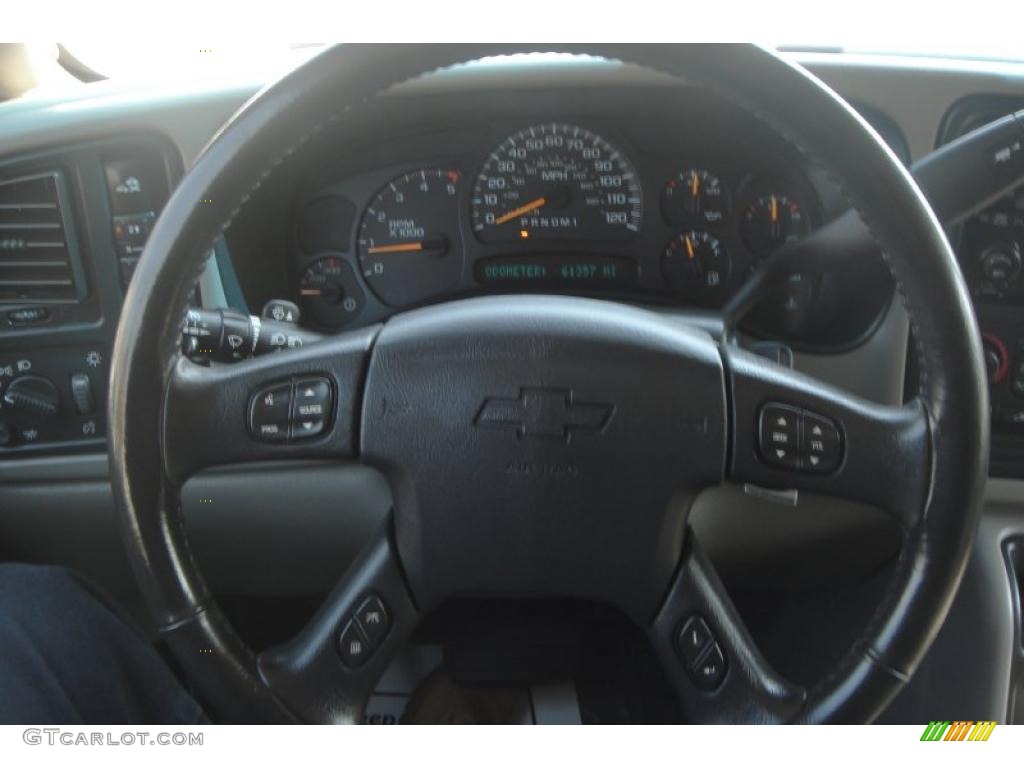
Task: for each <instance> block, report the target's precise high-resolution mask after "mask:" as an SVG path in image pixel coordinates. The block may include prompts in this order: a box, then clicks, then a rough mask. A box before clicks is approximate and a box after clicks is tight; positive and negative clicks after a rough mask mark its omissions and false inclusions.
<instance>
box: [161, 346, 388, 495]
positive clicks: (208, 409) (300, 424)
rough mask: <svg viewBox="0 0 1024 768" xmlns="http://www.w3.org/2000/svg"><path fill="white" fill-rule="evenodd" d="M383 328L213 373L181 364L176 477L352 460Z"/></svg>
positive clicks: (170, 422) (166, 430)
mask: <svg viewBox="0 0 1024 768" xmlns="http://www.w3.org/2000/svg"><path fill="white" fill-rule="evenodd" d="M377 330H378V329H377V328H376V327H374V328H369V329H364V330H361V331H354V332H351V333H348V334H344V335H341V336H336V337H333V338H330V339H327V340H325V341H322V342H319V343H317V344H315V345H309V346H306V347H302V348H298V349H294V350H288V351H285V352H279V353H277V354H273V355H268V356H265V357H258V358H253V359H250V360H245V361H242V362H239V363H235V364H232V365H227V364H221V365H213V366H210V367H205V366H202V365H199V364H197V363H194V362H192V361H191V360H189V359H188V358H185V357H179V358H178V360H177V362H176V363H175V365H174V368H173V370H172V371H171V375H170V380H169V382H168V385H167V390H166V395H165V400H164V416H163V442H164V452H165V453H164V455H165V460H164V463H165V469H166V472H167V475H168V477H170V478H172V479H174V480H176V481H179V482H180V481H183V480H184V479H186V478H187V477H189V476H191V475H192V474H194V473H196V472H197V471H199V470H201V469H204V468H206V467H210V466H215V465H222V464H233V463H241V462H247V461H258V460H267V459H300V458H332V457H351V456H354V455H355V453H356V430H357V423H358V413H359V407H360V399H361V398H360V387H361V385H362V381H363V378H364V376H365V369H366V363H367V358H368V357H369V349H370V346H371V344H372V341H373V338H374V336H375V335H376V332H377Z"/></svg>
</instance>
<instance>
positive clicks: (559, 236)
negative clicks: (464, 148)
mask: <svg viewBox="0 0 1024 768" xmlns="http://www.w3.org/2000/svg"><path fill="white" fill-rule="evenodd" d="M472 205H473V208H472V215H473V230H474V232H476V235H477V237H478V238H479V239H480V240H481V241H483V242H485V243H506V242H513V241H524V240H533V239H536V240H591V241H601V242H607V241H610V240H627V239H629V238H630V237H632V236H633V234H634V233H635V232H636V231H637V230H639V229H640V222H641V219H642V217H643V198H642V196H641V193H640V181H639V179H637V176H636V172H635V171H634V170H633V166H632V165H631V164H630V163H629V160H628V159H627V158H626V156H625V155H623V154H622V152H620V151H619V150H618V149H616V148H615V147H614V146H612V145H611V144H609V143H608V142H607V141H605V140H604V139H603V138H601V137H600V136H598V135H597V134H596V133H593V132H592V131H588V130H586V129H584V128H580V127H579V126H575V125H565V124H558V123H552V124H546V125H535V126H532V127H530V128H526V129H524V130H522V131H520V132H519V133H517V134H515V135H514V136H510V137H509V138H507V139H506V140H505V141H504V142H503V143H502V144H501V145H499V146H498V147H497V148H496V149H495V150H494V151H493V152H491V154H490V155H489V156H488V158H487V162H486V163H485V164H484V167H483V168H482V169H481V171H480V174H479V175H478V176H477V178H476V183H475V184H474V185H473V197H472Z"/></svg>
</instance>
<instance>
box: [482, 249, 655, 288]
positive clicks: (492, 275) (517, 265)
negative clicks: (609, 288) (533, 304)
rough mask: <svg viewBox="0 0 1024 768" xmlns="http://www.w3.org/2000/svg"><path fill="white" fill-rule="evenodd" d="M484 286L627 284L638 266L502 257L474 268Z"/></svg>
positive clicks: (608, 259) (606, 259)
mask: <svg viewBox="0 0 1024 768" xmlns="http://www.w3.org/2000/svg"><path fill="white" fill-rule="evenodd" d="M474 273H475V275H476V279H477V282H479V283H481V284H484V285H495V284H516V283H539V282H543V283H552V284H557V283H592V284H601V283H616V284H618V283H627V282H630V281H632V280H634V279H636V274H637V267H636V263H635V262H633V261H632V260H630V259H625V258H621V257H618V256H597V257H580V256H574V255H562V254H543V255H537V254H534V255H529V256H518V257H515V256H499V257H497V258H492V259H485V260H483V261H479V262H477V264H476V268H475V269H474Z"/></svg>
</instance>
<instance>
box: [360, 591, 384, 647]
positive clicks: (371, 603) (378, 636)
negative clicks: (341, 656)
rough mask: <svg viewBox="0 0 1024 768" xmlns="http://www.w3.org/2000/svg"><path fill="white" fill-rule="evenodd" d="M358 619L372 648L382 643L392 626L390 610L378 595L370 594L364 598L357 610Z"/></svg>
mask: <svg viewBox="0 0 1024 768" xmlns="http://www.w3.org/2000/svg"><path fill="white" fill-rule="evenodd" d="M356 621H357V622H359V626H360V628H362V630H363V634H364V635H366V639H367V640H368V641H369V643H370V646H371V647H372V648H376V647H377V646H378V645H379V644H380V641H381V640H383V639H384V636H385V635H386V634H387V633H388V628H389V627H390V626H391V619H390V617H389V616H388V611H387V609H386V608H385V607H384V603H383V602H382V601H381V599H380V598H379V597H377V596H376V595H370V596H369V597H367V598H366V599H365V600H363V602H362V605H360V606H359V610H357V611H356Z"/></svg>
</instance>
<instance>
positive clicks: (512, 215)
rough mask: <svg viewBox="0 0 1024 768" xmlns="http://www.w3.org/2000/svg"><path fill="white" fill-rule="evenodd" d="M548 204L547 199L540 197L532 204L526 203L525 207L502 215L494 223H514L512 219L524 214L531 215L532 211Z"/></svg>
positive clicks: (522, 206) (532, 201)
mask: <svg viewBox="0 0 1024 768" xmlns="http://www.w3.org/2000/svg"><path fill="white" fill-rule="evenodd" d="M547 202H548V201H547V198H546V197H538V198H537V199H536V200H531V201H530V202H528V203H526V204H525V205H521V206H519V207H518V208H516V209H514V210H511V211H509V212H508V213H503V214H501V216H498V217H497V218H496V219H495V220H494V223H495V224H504V223H505V222H506V221H512V219H515V218H517V217H519V216H522V215H523V214H524V213H529V212H530V211H535V210H537V209H538V208H540V207H541V206H544V205H547Z"/></svg>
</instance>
